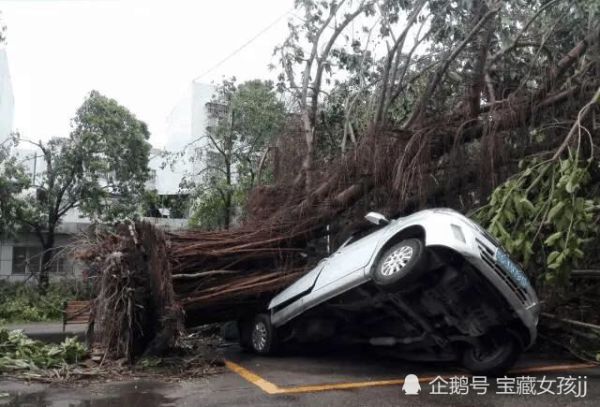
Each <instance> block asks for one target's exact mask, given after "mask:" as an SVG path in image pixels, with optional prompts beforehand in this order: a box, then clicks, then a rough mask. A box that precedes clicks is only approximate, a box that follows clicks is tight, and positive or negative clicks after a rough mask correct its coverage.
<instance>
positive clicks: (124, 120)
mask: <svg viewBox="0 0 600 407" xmlns="http://www.w3.org/2000/svg"><path fill="white" fill-rule="evenodd" d="M72 125H73V130H72V132H71V134H70V135H69V137H66V138H54V139H51V140H50V141H48V142H42V141H39V142H33V141H30V140H23V141H22V142H23V143H26V144H28V145H30V146H33V147H34V148H35V149H36V153H35V155H36V159H37V157H39V158H40V159H41V162H42V163H43V170H42V171H41V173H40V174H36V175H35V179H34V180H31V182H30V183H29V184H28V185H27V187H28V190H27V193H26V194H25V196H23V197H21V198H20V202H19V204H18V205H17V206H16V208H17V210H16V211H13V212H12V213H11V214H12V215H14V218H11V222H15V223H18V224H21V225H22V226H25V227H27V228H28V229H30V230H32V231H33V232H34V233H35V234H36V235H37V236H38V238H39V240H40V243H41V245H42V248H43V254H42V267H41V268H42V270H41V273H40V285H41V286H42V287H45V286H47V284H48V268H49V263H50V261H51V260H52V257H53V255H54V244H55V233H56V231H57V227H58V226H59V225H60V223H61V221H62V219H63V217H64V216H65V215H66V214H67V212H69V211H70V210H72V209H75V208H77V209H78V210H79V211H80V212H81V213H82V214H83V215H85V216H88V217H90V218H91V219H92V220H99V221H108V222H110V221H114V220H117V219H123V218H124V217H128V216H135V214H136V211H137V209H138V205H139V198H140V196H141V195H142V194H143V192H144V190H145V183H146V181H147V180H148V178H149V169H148V159H149V153H150V144H149V143H148V141H147V140H148V138H149V132H148V129H147V126H146V124H145V123H143V122H141V121H139V120H138V119H136V117H135V116H134V115H133V114H132V113H131V112H129V110H127V109H126V108H125V107H123V106H121V105H119V103H117V101H115V100H114V99H110V98H107V97H106V96H103V95H101V94H100V93H99V92H97V91H92V92H90V94H89V95H88V97H87V98H86V100H85V101H84V103H83V104H82V106H81V107H80V108H79V109H78V110H77V113H76V115H75V117H74V119H73V121H72ZM38 154H39V155H38ZM13 160H14V158H13ZM13 196H14V195H13Z"/></svg>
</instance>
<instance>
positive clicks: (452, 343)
mask: <svg viewBox="0 0 600 407" xmlns="http://www.w3.org/2000/svg"><path fill="white" fill-rule="evenodd" d="M429 252H430V253H429V255H430V256H431V258H432V259H433V260H432V261H431V262H430V267H429V270H427V272H424V273H421V275H420V277H419V278H418V279H417V280H416V281H413V282H411V283H410V284H409V285H407V286H406V287H405V288H403V289H401V290H399V291H398V292H393V293H391V292H386V291H383V290H381V289H380V288H378V287H377V286H376V285H375V284H373V283H367V284H363V285H361V286H359V287H357V288H355V289H352V290H350V291H347V292H346V293H343V294H341V295H339V296H337V297H334V298H333V299H331V300H329V301H327V302H325V303H323V304H321V305H319V306H317V307H315V308H313V309H310V310H308V311H306V312H304V313H303V314H302V315H301V316H299V317H297V318H296V319H294V320H293V321H290V323H288V324H286V325H284V326H282V327H281V328H279V338H280V341H281V342H282V343H310V342H320V341H327V342H330V343H333V344H369V345H373V346H385V347H398V348H401V350H402V351H406V352H407V355H411V356H415V352H420V355H419V356H418V357H419V358H421V359H422V358H423V357H426V358H433V359H443V360H446V359H456V358H459V357H460V355H461V352H462V349H463V348H464V346H465V345H468V344H471V345H473V344H478V343H479V342H482V341H485V340H487V339H488V337H489V336H495V335H505V334H507V333H508V332H507V327H508V330H510V334H511V335H513V336H515V337H516V338H517V339H518V341H519V343H520V346H523V343H527V339H526V338H524V337H522V335H526V329H524V327H522V326H521V324H520V323H519V321H518V319H517V318H516V317H515V316H514V315H513V314H512V313H511V312H510V311H509V310H510V307H508V306H506V304H505V300H504V299H503V298H502V297H501V296H500V295H498V293H497V291H496V290H494V289H493V288H492V287H490V284H489V283H488V282H487V281H486V280H485V279H484V278H483V277H482V276H481V275H480V273H479V272H478V271H477V269H475V268H474V267H472V266H471V265H470V264H469V263H468V262H466V261H464V259H462V257H461V256H460V255H457V254H455V253H450V252H448V251H447V250H445V249H444V248H438V249H437V250H436V249H429ZM442 259H443V260H442ZM398 345H401V346H398Z"/></svg>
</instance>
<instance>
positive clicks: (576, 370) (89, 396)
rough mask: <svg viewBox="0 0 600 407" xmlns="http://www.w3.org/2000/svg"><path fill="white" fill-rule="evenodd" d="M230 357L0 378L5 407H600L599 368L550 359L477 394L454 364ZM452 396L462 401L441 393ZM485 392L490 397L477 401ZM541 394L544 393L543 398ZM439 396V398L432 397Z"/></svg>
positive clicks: (231, 352) (531, 360) (522, 365)
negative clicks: (412, 379) (184, 376)
mask: <svg viewBox="0 0 600 407" xmlns="http://www.w3.org/2000/svg"><path fill="white" fill-rule="evenodd" d="M226 358H227V361H228V369H226V370H225V371H224V372H223V373H222V374H218V375H215V376H209V377H207V378H203V379H194V380H182V381H179V382H157V381H146V380H129V381H126V382H109V383H84V384H76V385H70V386H68V387H67V386H55V385H53V386H48V385H41V384H27V383H23V382H15V381H9V380H3V379H0V406H2V407H4V406H31V407H34V406H35V407H41V406H48V407H63V406H64V407H67V406H69V407H71V406H72V407H80V406H81V407H83V406H86V407H103V406H134V407H135V406H140V407H142V406H143V407H155V406H228V407H229V406H333V407H336V406H340V407H341V406H357V407H358V406H377V407H384V406H428V405H433V406H496V405H497V406H543V407H552V406H557V407H558V406H561V407H562V406H571V405H572V406H598V405H600V368H598V367H591V366H588V365H585V364H581V363H580V362H578V361H576V360H571V359H564V358H563V359H553V358H551V357H549V356H548V355H544V356H542V355H525V356H524V357H523V358H522V360H521V361H520V362H519V364H518V365H517V366H516V368H515V369H514V372H513V374H511V375H509V376H508V378H507V379H504V378H501V379H499V380H501V382H497V381H496V380H497V379H495V378H487V383H488V384H489V385H488V386H484V387H481V386H479V387H477V388H475V387H473V385H474V384H475V383H474V382H473V378H472V377H470V376H469V375H468V374H467V373H466V372H464V371H461V370H460V369H458V368H457V367H456V366H455V365H452V364H439V363H415V362H406V361H401V360H398V359H395V358H391V357H386V356H384V355H373V354H370V353H369V354H363V353H360V352H352V353H339V354H332V353H328V354H327V355H315V354H312V355H311V354H304V355H300V354H291V355H285V356H279V357H269V358H264V357H257V356H253V355H249V354H245V353H242V352H240V351H239V349H238V348H237V347H232V348H230V349H228V350H227V351H226ZM407 374H415V375H416V376H417V377H418V379H420V383H419V385H418V386H417V387H420V391H417V393H418V394H417V395H406V394H404V392H403V391H402V388H403V386H404V384H405V383H406V382H405V380H404V379H405V377H406V375H407ZM438 376H439V377H440V378H441V380H442V382H439V380H438V382H437V384H439V385H440V386H438V387H437V388H436V387H435V386H436V385H437V384H436V382H434V384H430V382H431V381H432V380H433V379H435V378H437V377H438ZM569 377H570V378H571V379H570V380H567V379H568V378H569ZM460 380H462V382H460ZM443 381H445V382H446V385H445V387H443ZM440 383H441V384H440ZM527 383H529V384H527ZM532 383H533V384H532ZM480 384H481V383H480ZM414 385H415V383H413V386H414ZM583 385H585V389H584V388H583ZM578 386H579V387H578ZM451 389H453V390H454V391H456V392H457V393H459V394H445V393H444V392H446V393H448V392H449V391H450V390H451ZM484 389H485V394H483V395H480V394H478V392H482V391H483V390H484ZM519 389H520V390H519ZM532 389H534V390H535V392H536V393H537V394H535V395H533V394H521V395H518V394H498V393H502V392H505V393H506V392H509V393H511V392H512V393H516V392H517V391H521V392H525V393H531V392H532ZM543 389H546V391H545V394H539V393H540V392H542V391H543ZM410 390H411V389H408V391H409V392H410ZM413 390H415V389H413ZM476 390H477V391H476ZM547 390H550V391H551V392H554V393H556V394H551V393H550V392H548V391H547ZM584 390H585V394H583V393H584ZM436 391H438V392H442V394H432V393H435V392H436ZM559 392H561V393H563V394H558V393H559Z"/></svg>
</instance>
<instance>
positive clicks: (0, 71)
mask: <svg viewBox="0 0 600 407" xmlns="http://www.w3.org/2000/svg"><path fill="white" fill-rule="evenodd" d="M14 112H15V99H14V96H13V89H12V82H11V79H10V72H9V70H8V59H7V57H6V50H4V49H0V143H1V142H3V141H4V140H6V138H7V137H8V136H9V135H10V133H11V132H12V131H13V119H14Z"/></svg>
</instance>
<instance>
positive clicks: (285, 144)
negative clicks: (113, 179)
mask: <svg viewBox="0 0 600 407" xmlns="http://www.w3.org/2000/svg"><path fill="white" fill-rule="evenodd" d="M296 7H297V10H298V14H300V16H298V19H297V20H292V21H290V24H289V27H290V34H289V36H288V38H287V39H286V40H285V41H284V42H283V44H282V46H281V47H279V48H278V49H277V50H276V55H278V57H279V58H280V62H281V68H282V73H281V75H280V77H279V78H280V83H279V88H280V90H281V91H283V92H286V93H287V94H289V95H290V96H291V97H292V98H293V99H294V100H295V103H296V110H294V111H293V112H292V113H293V114H291V115H289V118H288V121H289V123H287V125H286V126H285V128H286V131H285V132H284V133H283V134H281V136H280V137H279V138H278V139H277V140H276V141H275V142H274V143H273V145H272V146H271V147H272V148H270V150H269V151H268V154H266V156H267V159H266V160H267V162H268V165H270V168H271V169H272V171H273V182H272V183H271V184H268V185H260V186H257V187H255V188H254V189H253V191H252V192H251V194H250V196H249V199H248V202H247V204H246V207H245V214H244V217H243V220H242V222H241V224H240V225H239V226H238V227H236V228H233V229H230V230H223V231H213V232H204V231H189V232H185V233H171V234H162V233H158V232H156V231H153V230H152V229H149V228H148V227H147V226H144V225H134V224H129V225H123V226H122V227H121V228H119V229H118V230H117V231H116V232H109V231H104V232H98V233H97V234H96V236H95V237H94V239H92V240H90V241H89V242H87V243H86V244H83V245H82V247H81V248H80V251H79V257H80V258H83V259H84V260H87V261H88V262H89V263H90V264H91V267H93V268H95V269H96V270H97V271H98V273H99V275H100V276H101V277H100V280H101V282H102V283H101V284H100V295H99V297H98V298H97V300H96V307H95V312H96V314H95V321H96V323H97V324H99V325H101V327H100V329H101V330H102V332H103V333H104V334H103V335H102V341H103V343H104V345H105V346H107V347H108V348H109V351H110V352H112V353H113V354H115V355H123V354H126V355H127V356H129V357H130V358H132V357H134V356H135V355H139V354H141V353H143V352H147V351H148V350H149V349H151V350H152V351H156V350H157V349H160V348H164V347H165V346H169V345H171V344H173V342H174V341H175V340H176V339H177V332H180V330H179V328H178V327H181V326H182V322H183V321H184V319H185V322H186V323H187V324H190V325H193V324H197V323H201V322H205V321H211V320H224V319H228V318H235V317H236V315H237V314H238V312H240V310H241V309H242V308H244V309H248V307H252V306H260V305H261V304H262V302H263V301H264V299H265V298H266V295H267V294H272V293H273V292H274V291H276V290H278V289H280V288H281V287H283V286H285V285H287V284H289V283H290V282H291V281H294V280H295V279H296V278H298V277H299V276H300V275H301V274H302V273H303V272H304V271H306V270H307V269H308V268H309V267H310V266H311V265H312V264H314V262H315V261H316V260H317V259H318V258H319V255H323V254H324V253H323V252H322V251H321V252H320V250H322V248H323V244H322V240H323V238H324V236H326V235H328V237H329V238H330V240H331V241H332V242H333V245H335V244H336V242H339V241H340V240H341V239H342V238H344V236H347V235H348V234H349V233H350V231H351V230H352V229H354V228H357V227H360V226H361V223H360V221H359V219H360V218H361V217H362V215H363V214H364V213H365V212H366V211H368V210H379V211H381V212H383V213H385V214H387V215H390V216H397V215H401V214H403V213H407V212H410V211H413V210H415V209H418V208H420V207H425V206H441V205H444V206H449V207H454V208H456V209H459V210H461V211H463V212H469V211H471V210H472V209H475V208H477V207H480V206H482V205H484V204H485V203H486V202H487V200H488V197H489V196H490V194H491V192H492V191H493V190H494V189H495V188H496V187H498V186H499V185H501V184H502V183H503V182H504V181H505V180H506V179H508V178H509V177H511V176H513V175H514V174H516V173H519V172H520V171H521V170H522V171H524V172H523V174H522V175H517V176H515V177H516V178H514V179H513V178H511V179H512V181H509V182H512V183H513V184H505V186H503V187H501V188H500V189H499V190H497V191H496V192H495V193H494V194H493V195H492V202H491V203H490V205H491V207H489V208H488V209H486V211H485V213H484V215H483V217H482V219H484V220H485V221H491V227H492V228H497V229H496V232H497V233H498V232H499V233H500V234H501V235H502V232H501V231H502V229H501V227H505V226H507V225H511V227H515V228H516V227H518V226H519V225H523V223H526V222H529V221H530V219H528V218H526V214H527V213H530V214H532V216H534V218H535V219H534V220H533V221H531V225H538V228H539V229H540V230H539V231H538V230H537V229H535V228H534V227H532V229H527V232H526V233H525V232H524V233H525V234H524V235H523V236H522V237H518V238H517V239H519V238H521V244H520V245H517V244H516V242H515V244H514V246H515V247H517V249H515V250H516V251H517V254H520V253H523V256H526V255H527V253H528V252H529V251H530V250H532V247H530V246H527V245H525V246H523V244H524V243H523V242H525V241H526V240H527V241H529V240H530V238H531V236H532V234H533V236H535V237H536V238H537V235H536V233H538V232H539V233H547V229H550V230H552V228H545V223H544V222H549V221H552V219H549V217H550V214H549V213H547V211H548V210H552V208H551V207H550V206H549V205H546V206H544V205H543V204H541V203H540V205H541V206H540V207H537V209H536V206H535V205H533V206H534V209H533V210H531V208H529V204H528V203H527V202H529V203H532V202H531V201H530V199H533V198H532V196H533V195H534V194H537V195H536V198H535V199H537V200H540V201H541V200H543V199H546V198H548V194H549V193H550V194H551V195H550V196H549V199H550V202H552V203H554V204H556V202H555V201H554V199H555V198H557V199H558V198H561V199H577V198H578V197H577V196H574V195H573V193H574V192H576V189H577V188H574V186H573V185H575V184H577V185H581V183H582V182H584V181H585V183H586V185H596V186H597V185H598V184H600V177H599V175H598V172H599V171H598V168H597V161H596V160H597V151H596V149H595V143H596V142H597V140H598V129H597V128H598V126H597V124H596V122H595V120H596V114H597V113H598V106H597V104H598V95H597V89H598V88H599V87H600V81H599V79H598V78H599V75H598V74H599V73H600V59H599V58H600V45H599V43H600V38H599V37H600V27H599V26H598V25H597V24H596V20H597V16H598V13H599V10H598V6H597V4H592V2H585V1H575V2H573V1H564V0H562V1H561V0H550V1H538V0H523V1H518V2H502V1H495V0H493V1H484V0H476V1H458V2H457V1H447V0H430V1H426V0H416V1H391V0H380V1H376V0H372V1H368V0H363V1H343V0H342V1H331V2H315V1H311V0H298V1H297V2H296ZM298 21H300V22H298ZM588 158H589V159H590V160H591V161H589V165H588V164H585V163H588V161H586V160H587V159H588ZM533 159H535V160H537V161H532V160H533ZM548 160H549V161H548ZM519 162H523V163H524V164H522V165H525V167H526V168H521V169H520V168H519ZM564 162H566V163H567V164H562V163H564ZM537 163H544V165H545V166H539V165H538V164H537ZM554 163H559V164H558V165H559V168H558V169H556V167H554V166H553V165H551V164H554ZM546 164H547V165H546ZM562 165H564V166H565V167H564V168H561V166H562ZM586 165H587V167H586V174H587V175H586V176H585V177H584V176H583V175H572V174H576V173H578V174H579V172H578V171H577V168H583V167H585V166H586ZM543 168H548V169H543ZM482 174H483V176H482ZM532 174H537V175H536V176H534V178H533V179H532V178H531V177H532ZM569 174H571V175H569ZM548 175H550V176H554V177H562V176H567V177H572V178H573V179H572V180H571V181H568V180H565V181H564V185H563V184H560V185H558V186H559V187H560V188H562V190H561V191H557V192H556V195H555V193H554V192H549V191H550V189H544V190H541V189H535V184H540V183H541V184H543V185H547V186H548V188H550V185H552V184H553V183H552V182H549V181H547V179H546V177H547V176H548ZM538 178H539V180H538ZM575 178H577V179H575ZM584 178H585V180H584ZM561 182H562V181H561ZM569 182H570V183H569ZM527 184H529V186H528V185H527ZM506 185H509V186H508V187H507V186H506ZM510 185H512V186H510ZM532 185H533V186H532ZM514 191H518V192H519V193H520V194H521V195H520V196H518V198H519V199H518V202H520V204H516V203H514V199H513V196H512V195H511V194H512V192H514ZM565 194H566V195H565ZM569 194H570V195H569ZM509 196H510V198H509ZM522 198H523V199H522ZM509 199H510V200H511V202H513V203H511V205H512V206H511V207H510V208H511V210H512V213H513V216H510V215H508V214H507V213H510V212H506V211H505V209H506V206H505V205H501V206H500V207H498V206H497V202H498V200H500V201H502V202H504V201H508V200H509ZM588 200H589V199H588ZM573 202H575V206H578V205H580V204H579V203H577V202H579V201H573ZM583 205H588V206H589V208H590V211H591V210H592V209H593V208H592V206H593V205H594V204H593V203H586V202H585V199H584V202H583ZM590 205H591V206H590ZM524 208H525V209H524ZM527 208H529V209H527ZM584 209H585V208H584ZM584 212H585V213H584V214H582V215H581V219H580V218H577V222H584V221H587V222H591V221H593V220H597V219H598V218H597V214H595V213H593V212H586V211H584ZM536 214H538V215H539V216H538V217H536ZM578 216H579V215H578ZM517 219H519V220H517ZM567 219H568V217H567ZM506 222H508V223H506ZM515 222H516V223H515ZM536 222H537V223H536ZM540 222H541V223H540ZM565 222H566V221H565ZM573 222H575V221H574V220H573V221H572V222H571V223H573ZM557 227H558V228H560V227H562V224H558V226H557ZM573 230H575V229H573ZM569 233H571V232H569ZM585 233H587V232H585ZM595 236H596V238H597V236H598V235H597V234H595ZM503 237H504V238H506V236H503ZM586 238H587V236H586ZM548 239H550V236H548V237H547V238H545V242H546V244H547V245H548V246H552V244H553V243H554V242H555V241H552V239H556V238H555V237H554V238H552V239H550V240H548ZM505 240H509V239H508V238H507V239H505ZM596 241H597V240H596ZM569 242H570V240H569V239H567V243H566V244H569ZM523 247H524V248H525V249H523ZM519 250H522V252H519ZM565 250H566V249H565ZM569 250H571V248H570V246H569ZM572 250H573V253H575V255H574V256H575V257H577V253H578V252H577V250H581V249H580V248H579V247H573V248H572ZM157 253H160V255H158V254H157ZM569 253H570V252H569ZM307 254H308V255H307ZM559 256H562V257H561V258H560V260H559ZM548 257H552V259H550V258H548V259H544V261H542V262H539V261H538V263H537V264H538V265H539V264H542V265H543V267H545V266H547V267H548V268H549V269H550V270H552V269H553V268H561V267H564V265H563V261H565V258H566V259H571V258H575V257H573V256H571V257H568V255H567V254H564V251H563V252H559V253H558V254H553V253H550V254H549V256H548ZM555 264H557V265H556V266H555ZM564 264H566V263H564ZM157 270H159V271H157ZM539 274H540V275H546V274H547V273H545V272H543V271H542V272H539ZM148 275H150V276H151V278H147V276H148ZM552 280H553V279H552V278H546V277H545V278H544V279H542V280H540V281H538V284H544V283H546V284H550V283H552ZM156 290H158V292H159V293H160V294H159V295H155V296H153V297H148V295H149V294H148V293H150V292H155V293H156ZM138 304H142V305H143V304H145V306H141V307H138V306H137V305H138ZM182 311H183V312H182ZM106 333H108V334H106ZM140 338H143V339H140ZM149 343H151V345H148V344H149ZM132 349H135V351H132Z"/></svg>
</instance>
